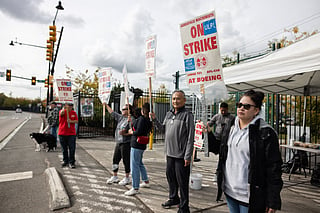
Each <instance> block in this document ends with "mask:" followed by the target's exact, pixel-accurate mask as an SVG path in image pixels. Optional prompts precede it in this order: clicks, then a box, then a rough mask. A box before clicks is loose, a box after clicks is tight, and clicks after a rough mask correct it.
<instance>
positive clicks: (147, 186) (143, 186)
mask: <svg viewBox="0 0 320 213" xmlns="http://www.w3.org/2000/svg"><path fill="white" fill-rule="evenodd" d="M140 188H150V183H146V182H144V181H142V183H141V184H140Z"/></svg>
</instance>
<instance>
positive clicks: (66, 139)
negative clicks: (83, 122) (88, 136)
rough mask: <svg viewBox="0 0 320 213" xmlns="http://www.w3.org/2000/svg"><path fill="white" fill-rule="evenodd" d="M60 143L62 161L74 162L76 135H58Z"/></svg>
mask: <svg viewBox="0 0 320 213" xmlns="http://www.w3.org/2000/svg"><path fill="white" fill-rule="evenodd" d="M59 139H60V144H61V148H62V154H63V162H64V163H66V164H68V163H70V164H74V162H75V161H76V160H75V152H76V136H75V135H59Z"/></svg>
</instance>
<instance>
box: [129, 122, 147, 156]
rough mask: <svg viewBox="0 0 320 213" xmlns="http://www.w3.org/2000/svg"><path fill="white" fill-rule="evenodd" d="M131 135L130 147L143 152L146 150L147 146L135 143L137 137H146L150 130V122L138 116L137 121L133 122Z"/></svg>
mask: <svg viewBox="0 0 320 213" xmlns="http://www.w3.org/2000/svg"><path fill="white" fill-rule="evenodd" d="M133 127H134V129H135V130H134V131H133V135H132V137H131V142H130V145H131V147H133V148H136V149H142V150H145V149H146V148H147V144H140V143H138V142H137V136H147V135H148V134H149V132H150V131H151V128H152V122H151V121H150V119H149V118H146V117H144V116H140V117H139V118H138V119H137V120H135V121H133Z"/></svg>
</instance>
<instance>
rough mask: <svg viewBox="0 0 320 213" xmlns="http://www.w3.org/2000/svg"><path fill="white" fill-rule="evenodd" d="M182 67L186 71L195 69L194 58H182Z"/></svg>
mask: <svg viewBox="0 0 320 213" xmlns="http://www.w3.org/2000/svg"><path fill="white" fill-rule="evenodd" d="M184 68H185V70H186V72H188V71H193V70H195V69H196V67H195V64H194V58H188V59H184Z"/></svg>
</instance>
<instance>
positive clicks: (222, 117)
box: [207, 102, 235, 142]
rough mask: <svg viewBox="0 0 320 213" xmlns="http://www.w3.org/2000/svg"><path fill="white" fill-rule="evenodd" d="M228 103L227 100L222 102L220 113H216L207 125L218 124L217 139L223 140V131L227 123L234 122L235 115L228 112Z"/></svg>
mask: <svg viewBox="0 0 320 213" xmlns="http://www.w3.org/2000/svg"><path fill="white" fill-rule="evenodd" d="M228 108H229V106H228V104H227V103H225V102H222V103H221V104H220V113H218V114H216V115H214V116H213V117H212V118H211V120H210V121H208V123H207V125H208V126H209V127H213V125H214V124H215V125H216V128H215V131H214V136H215V137H216V140H218V141H220V142H221V136H222V132H223V130H224V127H225V126H226V125H228V126H230V124H232V123H233V122H234V119H235V116H234V115H231V114H230V113H229V112H228Z"/></svg>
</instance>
